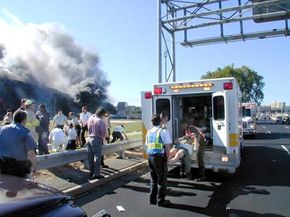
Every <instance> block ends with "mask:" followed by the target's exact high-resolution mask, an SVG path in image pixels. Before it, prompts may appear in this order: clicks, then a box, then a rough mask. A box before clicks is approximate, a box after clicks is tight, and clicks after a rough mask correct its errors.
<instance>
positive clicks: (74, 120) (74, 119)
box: [68, 112, 81, 146]
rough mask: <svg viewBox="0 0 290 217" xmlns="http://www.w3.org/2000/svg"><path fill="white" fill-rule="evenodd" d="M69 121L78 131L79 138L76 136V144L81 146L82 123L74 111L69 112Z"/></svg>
mask: <svg viewBox="0 0 290 217" xmlns="http://www.w3.org/2000/svg"><path fill="white" fill-rule="evenodd" d="M68 117H69V121H70V123H72V124H73V125H74V128H75V130H76V132H77V138H76V145H77V146H80V145H81V141H80V135H81V125H80V121H79V119H78V118H77V117H76V116H75V115H74V113H73V112H69V113H68Z"/></svg>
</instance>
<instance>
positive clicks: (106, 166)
mask: <svg viewBox="0 0 290 217" xmlns="http://www.w3.org/2000/svg"><path fill="white" fill-rule="evenodd" d="M101 166H102V167H103V168H109V166H108V165H106V164H103V165H101Z"/></svg>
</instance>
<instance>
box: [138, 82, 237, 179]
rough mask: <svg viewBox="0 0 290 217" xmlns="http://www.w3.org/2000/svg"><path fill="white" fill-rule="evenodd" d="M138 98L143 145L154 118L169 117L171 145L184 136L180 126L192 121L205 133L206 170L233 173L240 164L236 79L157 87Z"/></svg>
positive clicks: (170, 84) (194, 159)
mask: <svg viewBox="0 0 290 217" xmlns="http://www.w3.org/2000/svg"><path fill="white" fill-rule="evenodd" d="M141 98H142V99H141V109H142V125H143V142H144V143H145V138H146V132H147V131H148V130H149V129H150V128H151V127H152V124H151V116H152V115H153V114H157V115H159V114H160V113H161V112H163V111H165V112H167V113H168V114H169V121H168V123H167V124H166V128H167V129H168V130H169V132H170V134H171V135H172V139H173V141H175V140H176V139H177V138H180V137H182V136H183V135H184V129H182V123H183V122H184V121H189V120H191V119H195V121H196V122H198V121H200V123H202V125H203V126H202V127H207V129H208V132H207V134H208V137H209V144H208V146H207V148H206V151H205V155H204V161H205V167H206V168H207V169H212V170H213V171H215V172H224V173H229V174H232V173H235V172H236V169H237V168H238V167H239V165H240V162H241V149H242V146H243V131H242V112H241V105H242V104H241V92H240V88H239V85H238V83H237V81H236V79H235V78H232V77H230V78H218V79H204V80H197V81H186V82H173V83H158V84H155V85H153V90H152V91H144V92H142V93H141ZM144 143H143V144H144ZM196 154H197V153H196V151H193V154H192V167H197V156H196Z"/></svg>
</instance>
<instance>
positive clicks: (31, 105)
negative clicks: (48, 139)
mask: <svg viewBox="0 0 290 217" xmlns="http://www.w3.org/2000/svg"><path fill="white" fill-rule="evenodd" d="M24 106H25V112H26V114H27V120H26V124H25V127H26V128H28V129H29V131H30V133H31V135H32V138H33V139H34V141H37V137H38V135H37V133H36V127H37V126H38V120H37V119H36V114H35V101H34V100H33V99H27V100H26V101H25V103H24Z"/></svg>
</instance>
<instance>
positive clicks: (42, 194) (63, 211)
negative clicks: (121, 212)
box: [0, 174, 87, 217]
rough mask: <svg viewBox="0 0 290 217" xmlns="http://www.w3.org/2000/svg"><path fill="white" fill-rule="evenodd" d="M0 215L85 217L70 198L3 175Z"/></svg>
mask: <svg viewBox="0 0 290 217" xmlns="http://www.w3.org/2000/svg"><path fill="white" fill-rule="evenodd" d="M0 216H5V217H9V216H11V217H12V216H13V217H14V216H17V217H18V216H19V217H22V216H25V217H26V216H40V217H49V216H54V217H57V216H70V217H86V216H87V215H86V213H85V212H84V211H83V210H82V209H81V208H80V207H77V206H75V204H74V201H73V200H72V198H71V197H69V196H66V195H64V194H62V193H61V192H59V191H58V190H56V189H53V188H51V187H48V186H44V185H42V184H39V183H36V182H34V181H32V180H28V179H24V178H19V177H15V176H9V175H3V174H0Z"/></svg>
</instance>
